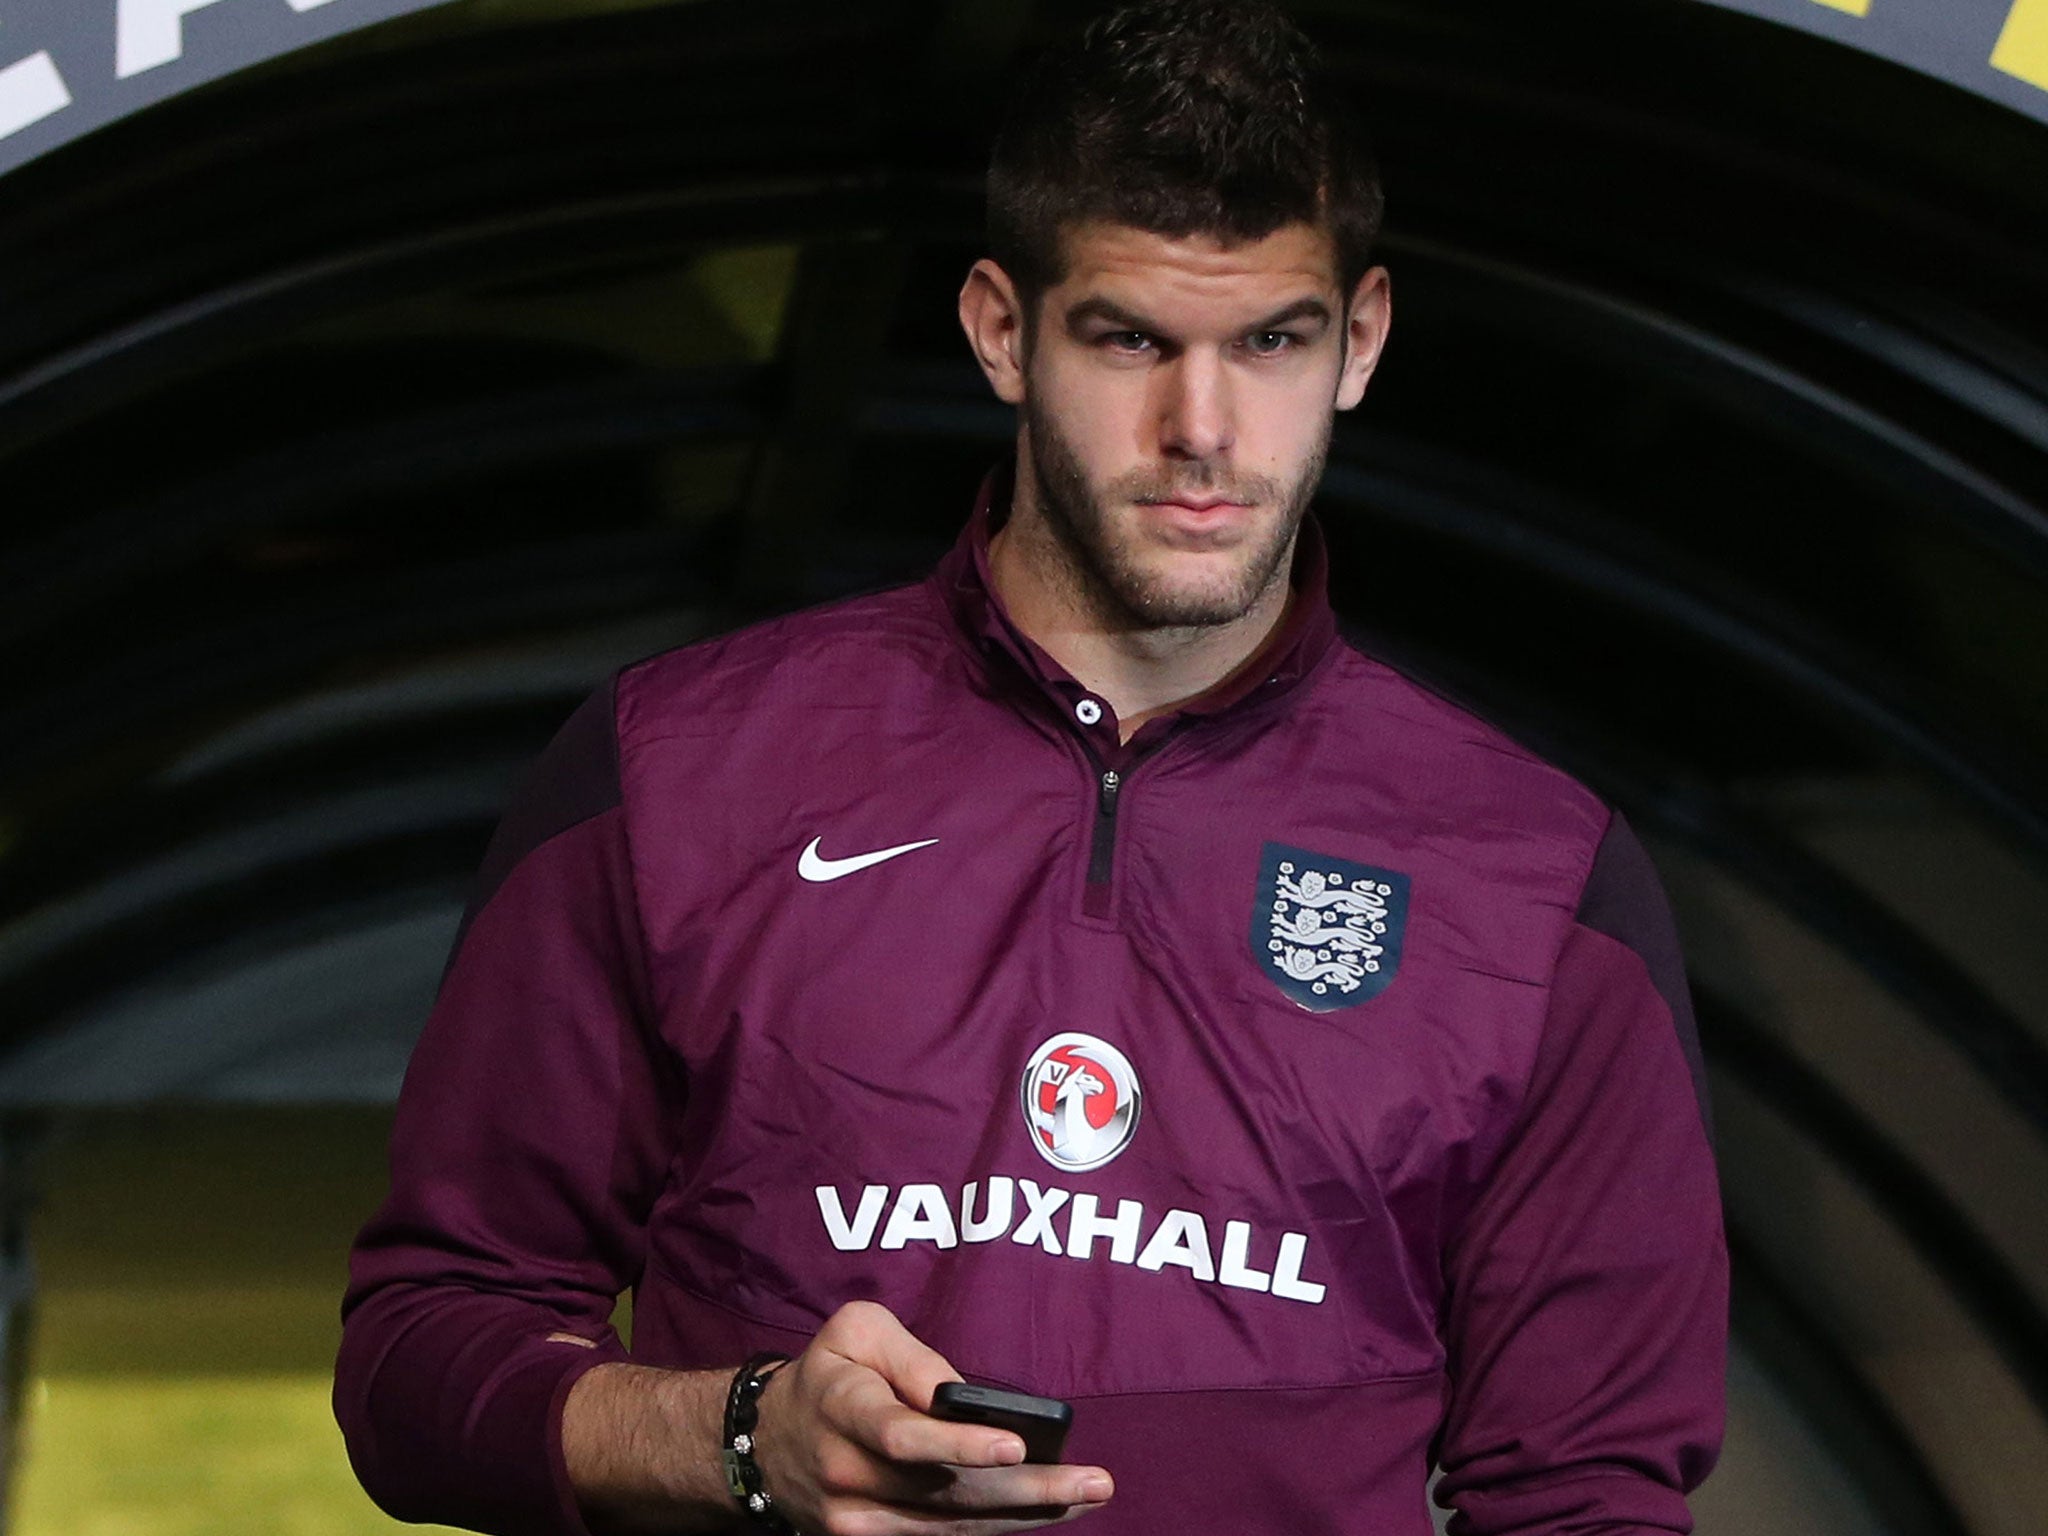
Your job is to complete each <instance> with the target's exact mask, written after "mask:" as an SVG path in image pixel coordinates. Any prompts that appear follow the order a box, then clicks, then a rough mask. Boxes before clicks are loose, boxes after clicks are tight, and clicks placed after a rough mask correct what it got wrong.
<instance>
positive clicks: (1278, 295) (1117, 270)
mask: <svg viewBox="0 0 2048 1536" xmlns="http://www.w3.org/2000/svg"><path fill="white" fill-rule="evenodd" d="M1060 251H1061V255H1062V256H1063V257H1064V258H1065V268H1066V275H1065V276H1064V277H1062V278H1061V279H1060V281H1059V282H1058V284H1056V285H1055V286H1054V287H1053V288H1051V289H1049V290H1048V291H1047V298H1048V299H1049V300H1050V301H1051V302H1052V304H1053V305H1055V306H1056V307H1057V308H1056V311H1055V312H1057V310H1064V309H1066V308H1068V307H1070V306H1072V305H1073V304H1076V303H1079V302H1081V301H1082V300H1084V299H1089V298H1105V299H1108V300H1110V301H1111V302H1113V303H1116V304H1118V305H1119V306H1121V307H1123V308H1126V309H1131V310H1134V311H1141V312H1144V313H1147V314H1152V313H1158V312H1161V311H1163V310H1167V309H1171V310H1175V311H1183V312H1188V311H1192V312H1195V313H1197V314H1202V313H1207V312H1211V311H1213V312H1214V313H1215V314H1216V315H1217V317H1218V318H1224V317H1227V316H1236V315H1237V314H1238V313H1239V312H1240V311H1242V312H1244V313H1245V314H1247V315H1249V316H1254V317H1255V316H1256V315H1258V314H1264V313H1267V312H1269V311H1271V310H1273V309H1276V308H1278V307H1280V306H1281V305H1284V304H1286V303H1288V302H1290V301H1291V300H1294V299H1299V298H1304V297H1309V296H1312V295H1313V296H1322V297H1327V296H1328V295H1330V294H1332V293H1335V292H1336V289H1337V286H1338V283H1337V249H1336V242H1335V241H1334V240H1333V239H1332V238H1331V236H1330V234H1329V232H1328V231H1326V230H1324V229H1321V228H1319V227H1318V226H1316V225H1313V224H1284V225H1282V226H1281V227H1280V228H1279V229H1276V230H1274V231H1273V232H1272V233H1271V234H1269V235H1266V236H1263V237H1262V238H1260V239H1257V240H1239V241H1233V242H1228V243H1226V242H1225V241H1223V240H1220V239H1218V238H1217V237H1216V236H1214V235H1206V234H1196V235H1161V234H1156V233H1154V232H1153V231H1151V230H1148V229H1136V228H1133V227H1132V226H1130V225H1128V224H1109V223H1087V224H1077V225H1073V226H1070V227H1069V228H1068V229H1067V230H1065V231H1064V232H1063V233H1062V236H1061V240H1060Z"/></svg>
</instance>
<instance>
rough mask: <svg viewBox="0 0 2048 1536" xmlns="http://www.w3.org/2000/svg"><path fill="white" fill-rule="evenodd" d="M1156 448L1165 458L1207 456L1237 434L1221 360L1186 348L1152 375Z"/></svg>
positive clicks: (1206, 351)
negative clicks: (1156, 399)
mask: <svg viewBox="0 0 2048 1536" xmlns="http://www.w3.org/2000/svg"><path fill="white" fill-rule="evenodd" d="M1155 376H1156V377H1157V379H1158V382H1159V388H1160V392H1161V396H1162V398H1161V399H1160V402H1159V436H1160V447H1161V449H1162V451H1163V452H1164V453H1165V454H1166V455H1167V456H1168V457H1169V458H1183V459H1212V458H1214V457H1216V456H1217V455H1218V454H1220V453H1222V452H1224V451H1225V450H1226V449H1228V448H1229V447H1230V446H1231V443H1232V442H1233V441H1234V440H1235V438H1236V435H1237V429H1236V420H1235V416H1234V412H1233V410H1232V400H1231V389H1230V378H1229V376H1228V374H1227V373H1226V372H1225V370H1224V366H1223V360H1222V359H1221V358H1220V357H1219V356H1217V355H1216V353H1215V352H1213V351H1211V350H1209V349H1207V348H1202V347H1189V348H1188V349H1187V350H1186V351H1185V352H1183V353H1181V355H1180V356H1179V357H1177V358H1175V359H1174V360H1173V361H1172V363H1171V364H1169V365H1168V366H1166V367H1164V368H1161V369H1159V370H1158V371H1157V374H1156V375H1155Z"/></svg>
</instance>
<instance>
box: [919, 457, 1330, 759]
mask: <svg viewBox="0 0 2048 1536" xmlns="http://www.w3.org/2000/svg"><path fill="white" fill-rule="evenodd" d="M1013 472H1014V468H1013V465H1012V464H1011V463H1010V462H1009V461H1005V462H1004V463H1002V464H999V465H997V466H996V467H995V468H994V469H992V470H990V471H989V472H988V474H987V476H986V477H984V479H983V480H982V482H981V491H980V494H979V495H978V496H977V497H976V498H975V503H974V513H973V516H971V517H970V518H969V519H968V520H967V526H966V527H965V528H964V529H963V530H961V534H960V538H959V540H958V541H957V542H956V543H955V544H954V546H953V548H952V549H951V550H950V551H949V552H948V553H947V555H946V556H945V558H944V559H943V560H941V561H940V562H939V565H938V568H937V570H935V571H934V572H933V573H932V576H931V581H932V583H933V585H934V587H935V589H936V591H937V593H938V595H939V597H940V599H941V600H942V601H943V602H944V603H945V604H946V606H947V609H948V611H949V612H950V613H951V614H952V617H953V621H954V623H955V624H957V625H958V626H959V629H960V633H961V636H962V638H963V639H965V640H966V642H967V643H968V645H969V646H970V647H971V648H973V649H975V650H976V651H978V652H980V653H981V654H983V655H986V656H989V657H991V658H992V660H997V661H1000V662H1001V664H1002V666H1003V667H1006V668H1008V669H1010V670H1013V671H1014V672H1015V673H1017V674H1018V675H1019V676H1020V679H1021V680H1022V681H1023V682H1024V683H1026V684H1028V685H1029V686H1031V687H1033V688H1035V689H1036V690H1037V691H1038V692H1039V693H1041V694H1042V695H1043V696H1044V697H1045V698H1047V699H1048V700H1049V701H1050V702H1051V704H1052V706H1053V708H1054V709H1055V710H1056V711H1057V713H1058V714H1059V715H1060V717H1061V718H1062V719H1063V720H1065V721H1066V722H1067V723H1068V725H1069V726H1070V727H1071V728H1072V729H1074V730H1075V731H1077V732H1079V734H1080V735H1081V737H1082V738H1083V740H1084V741H1085V742H1086V743H1087V744H1088V746H1089V749H1090V751H1091V752H1092V753H1093V754H1094V756H1095V757H1096V758H1097V759H1098V760H1099V761H1101V762H1102V763H1105V764H1108V765H1110V766H1112V767H1114V766H1118V765H1121V764H1122V763H1124V762H1127V761H1128V760H1130V759H1131V758H1132V757H1135V756H1138V755H1140V754H1142V753H1144V752H1146V751H1148V750H1149V749H1150V748H1152V747H1153V746H1156V745H1157V744H1158V743H1159V742H1160V741H1161V740H1163V739H1164V738H1165V737H1166V736H1167V735H1168V734H1170V733H1171V732H1172V731H1173V729H1174V728H1175V726H1176V725H1178V724H1179V723H1180V722H1182V721H1184V720H1187V719H1189V718H1190V717H1194V718H1203V719H1210V718H1216V717H1220V716H1224V715H1229V714H1233V713H1236V712H1238V711H1240V710H1245V709H1250V708H1253V707H1256V706H1258V705H1261V704H1263V703H1264V702H1265V701H1266V700H1268V699H1271V698H1274V697H1276V696H1279V695H1283V694H1286V693H1289V692H1291V691H1292V690H1293V689H1294V688H1295V687H1296V686H1297V685H1298V684H1299V683H1300V682H1301V681H1302V680H1303V679H1304V678H1306V677H1307V676H1308V675H1309V673H1311V672H1312V671H1314V670H1315V668H1316V665H1317V663H1318V662H1320V661H1321V660H1322V659H1323V657H1324V656H1325V655H1326V654H1327V653H1328V651H1329V649H1330V646H1331V645H1332V643H1333V642H1334V641H1335V640H1336V638H1337V621H1336V616H1335V615H1334V614H1333V613H1332V612H1331V611H1330V596H1329V554H1328V551H1327V548H1326V546H1325V545H1324V542H1323V531H1322V528H1321V526H1320V525H1319V524H1318V523H1317V522H1316V518H1315V514H1314V513H1313V512H1311V513H1310V514H1309V515H1308V516H1307V517H1305V518H1303V519H1302V523H1301V533H1300V536H1299V537H1298V538H1297V539H1296V540H1295V546H1294V569H1293V573H1292V577H1291V579H1292V581H1293V585H1294V599H1293V601H1292V602H1291V603H1290V604H1289V605H1288V609H1287V615H1286V617H1285V618H1283V619H1282V620H1281V622H1280V626H1279V628H1278V629H1276V630H1275V631H1274V632H1273V633H1272V634H1271V635H1270V636H1268V637H1267V640H1266V643H1265V644H1264V645H1263V646H1262V647H1261V648H1260V649H1259V652H1258V654H1257V656H1256V657H1255V658H1254V659H1253V661H1251V662H1250V663H1248V664H1246V665H1245V666H1243V667H1240V668H1239V669H1238V670H1237V671H1236V673H1235V674H1234V675H1233V676H1231V677H1230V678H1228V679H1226V680H1225V681H1223V682H1221V683H1218V684H1217V685H1216V686H1215V687H1213V688H1210V689H1208V690H1207V691H1206V692H1203V693H1200V694H1197V695H1196V696H1195V697H1194V698H1192V699H1189V700H1188V701H1187V702H1186V703H1184V704H1182V705H1181V706H1180V707H1179V708H1178V709H1175V710H1171V711H1169V712H1168V713H1166V714H1163V715H1158V716H1155V717H1154V718H1153V719H1150V720H1148V721H1146V722H1145V723H1144V724H1143V725H1141V726H1140V727H1138V730H1137V732H1136V733H1135V734H1134V735H1133V736H1132V737H1131V739H1130V740H1129V741H1128V742H1120V741H1118V739H1117V724H1116V720H1115V717H1114V716H1113V715H1112V714H1111V713H1110V708H1109V705H1108V703H1107V702H1106V701H1105V700H1103V699H1101V698H1100V697H1098V696H1097V695H1095V694H1093V693H1091V692H1089V691H1088V689H1086V688H1084V687H1083V686H1082V685H1081V684H1080V682H1079V681H1077V680H1076V679H1075V678H1074V677H1073V675H1072V674H1071V673H1069V672H1068V671H1067V670H1066V668H1064V667H1062V666H1061V665H1060V664H1059V663H1058V662H1057V661H1055V660H1053V658H1052V656H1051V655H1050V654H1049V653H1048V652H1047V651H1046V650H1045V648H1044V647H1043V646H1041V645H1039V644H1038V643H1037V642H1036V641H1035V640H1033V639H1032V638H1031V637H1030V636H1029V635H1027V634H1025V633H1024V632H1023V631H1022V630H1021V629H1019V628H1018V627H1017V625H1016V624H1015V622H1014V621H1013V620H1012V619H1011V618H1010V615H1009V613H1008V611H1007V610H1005V608H1004V607H1003V602H1002V598H1001V597H999V596H998V595H997V593H996V587H995V580H994V578H993V577H992V575H991V574H990V571H989V555H988V546H989V539H990V537H991V536H992V535H993V533H994V532H995V528H996V526H997V524H998V521H999V519H1000V518H1002V517H1003V516H1005V515H1007V513H1008V511H1009V506H1010V497H1011V491H1012V485H1013V481H1012V478H1011V477H1012V474H1013Z"/></svg>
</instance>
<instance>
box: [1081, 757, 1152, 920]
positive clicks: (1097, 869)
mask: <svg viewBox="0 0 2048 1536" xmlns="http://www.w3.org/2000/svg"><path fill="white" fill-rule="evenodd" d="M1171 739H1172V738H1171V737H1170V736H1168V737H1163V738H1161V739H1160V740H1158V741H1155V742H1153V743H1152V744H1151V745H1149V746H1147V747H1145V748H1144V749H1143V750H1142V751H1139V752H1136V753H1133V754H1132V755H1131V756H1129V757H1127V758H1126V759H1125V760H1124V762H1123V765H1122V766H1121V767H1119V768H1112V767H1110V766H1109V765H1108V764H1106V763H1104V762H1103V760H1102V757H1101V755H1100V754H1099V753H1098V752H1097V751H1096V750H1095V745H1094V743H1092V742H1091V741H1089V740H1088V738H1087V737H1085V736H1083V737H1082V738H1081V749H1082V751H1084V752H1085V753H1086V754H1087V756H1088V765H1089V767H1091V768H1092V769H1094V771H1095V818H1094V823H1095V824H1094V826H1093V828H1092V829H1091V831H1090V834H1089V841H1088V884H1087V888H1086V891H1085V893H1084V895H1083V897H1082V901H1081V908H1082V910H1083V911H1084V912H1086V913H1087V914H1088V916H1090V917H1099V918H1106V917H1108V916H1109V915H1110V912H1111V907H1110V900H1109V893H1110V888H1111V886H1112V884H1113V883H1114V881H1115V877H1116V818H1117V812H1118V811H1119V810H1120V809H1121V808H1122V806H1123V803H1124V802H1125V801H1126V800H1128V799H1129V798H1130V794H1131V784H1130V781H1131V775H1132V774H1134V773H1135V772H1137V770H1138V765H1139V764H1141V763H1143V762H1145V761H1146V760H1147V759H1148V758H1150V757H1152V756H1153V755H1154V754H1155V753H1157V752H1158V751H1159V749H1160V748H1161V747H1163V746H1165V745H1166V743H1167V741H1169V740H1171Z"/></svg>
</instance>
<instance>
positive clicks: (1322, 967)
mask: <svg viewBox="0 0 2048 1536" xmlns="http://www.w3.org/2000/svg"><path fill="white" fill-rule="evenodd" d="M1407 923H1408V877H1407V876H1406V875H1402V874H1396V873H1395V872H1394V871H1393V870H1390V869H1374V868H1372V866H1370V865H1368V864H1353V863H1352V862H1350V860H1348V859H1333V858H1331V857H1330V856H1329V855H1328V854H1324V853H1310V852H1309V851H1308V850H1307V849H1305V848H1289V847H1287V846H1286V845H1285V844H1284V843H1268V844H1266V853H1265V858H1264V859H1263V860H1262V861H1261V863H1260V866H1259V899H1258V901H1257V902H1256V903H1255V904H1254V905H1253V907H1252V933H1251V942H1252V958H1253V959H1255V960H1257V961H1258V962H1259V968H1260V969H1261V970H1263V971H1264V972H1265V973H1266V974H1267V975H1268V976H1270V977H1272V978H1273V981H1274V983H1275V984H1276V985H1277V986H1278V987H1279V988H1280V990H1281V991H1282V992H1285V993H1286V994H1287V995H1288V996H1289V997H1291V998H1293V999H1294V1001H1295V1002H1297V1003H1299V1004H1301V1006H1302V1007H1304V1008H1306V1009H1308V1010H1309V1012H1311V1013H1329V1012H1331V1011H1333V1010H1334V1009H1338V1008H1349V1007H1351V1006H1353V1005H1354V1004H1356V1003H1362V1002H1364V1001H1365V1000H1366V999H1367V998H1371V997H1377V996H1379V994H1380V993H1381V992H1384V991H1385V990H1386V988H1387V984H1388V983H1389V982H1391V981H1392V980H1393V979H1394V972H1395V971H1397V970H1399V969H1400V966H1401V933H1402V930H1403V929H1404V928H1405V927H1406V926H1407Z"/></svg>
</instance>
